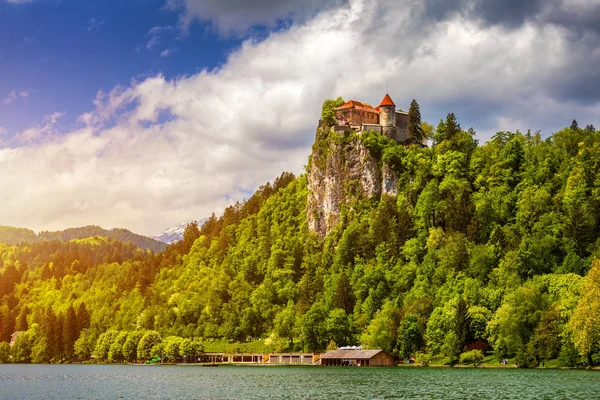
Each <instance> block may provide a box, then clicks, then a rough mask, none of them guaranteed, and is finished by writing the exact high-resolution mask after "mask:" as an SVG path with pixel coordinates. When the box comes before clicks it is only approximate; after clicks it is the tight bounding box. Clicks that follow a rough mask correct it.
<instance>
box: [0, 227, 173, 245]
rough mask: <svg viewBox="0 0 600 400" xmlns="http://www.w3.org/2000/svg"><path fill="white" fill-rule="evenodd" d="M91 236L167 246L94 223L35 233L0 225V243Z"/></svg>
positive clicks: (67, 239) (61, 239) (64, 239)
mask: <svg viewBox="0 0 600 400" xmlns="http://www.w3.org/2000/svg"><path fill="white" fill-rule="evenodd" d="M92 236H102V237H106V238H113V239H117V240H120V241H122V242H132V243H133V244H135V245H136V246H137V247H139V248H140V249H144V250H152V251H162V250H164V249H165V248H166V247H167V244H165V243H163V242H161V241H158V240H155V239H153V238H149V237H147V236H142V235H138V234H136V233H133V232H131V231H129V230H127V229H122V228H114V229H110V230H107V229H103V228H101V227H99V226H96V225H88V226H82V227H78V228H69V229H65V230H63V231H56V232H49V231H42V232H40V233H39V234H37V235H36V234H35V232H34V231H32V230H31V229H26V228H15V227H12V226H1V225H0V243H5V244H9V245H16V244H18V243H22V242H29V243H36V242H43V241H50V240H59V241H69V240H74V239H83V238H86V237H92Z"/></svg>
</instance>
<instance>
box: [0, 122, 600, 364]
mask: <svg viewBox="0 0 600 400" xmlns="http://www.w3.org/2000/svg"><path fill="white" fill-rule="evenodd" d="M472 133H473V132H472V131H464V130H462V129H461V128H460V126H459V125H458V123H457V121H456V118H455V117H454V115H453V114H449V115H448V117H447V119H446V120H445V121H442V122H440V124H439V125H438V127H437V129H436V130H435V136H434V139H435V145H433V146H430V147H429V148H421V147H420V146H418V145H414V146H410V147H405V146H401V145H398V144H396V143H395V142H392V141H389V140H386V139H385V138H384V137H382V136H381V135H377V134H374V133H369V134H364V135H356V136H351V134H350V133H346V134H342V135H341V136H340V135H339V134H337V133H333V132H332V133H331V134H329V135H325V136H321V137H320V139H319V143H318V145H319V146H323V141H325V142H327V141H335V142H336V143H338V144H340V143H341V145H342V146H343V145H344V143H345V141H346V142H348V143H349V142H350V141H361V142H362V143H363V144H364V145H365V146H366V147H367V148H368V149H369V151H370V152H371V154H372V156H373V157H374V158H375V159H376V160H377V162H379V163H385V164H386V165H388V166H389V167H390V168H392V169H393V170H394V172H395V173H396V174H397V178H398V190H397V195H395V196H391V195H382V196H380V197H371V198H363V197H361V196H356V197H354V198H351V199H350V200H349V201H347V202H346V203H345V205H344V207H343V209H342V210H341V213H340V219H339V222H338V223H337V225H336V226H335V227H334V228H333V229H332V230H331V231H330V232H328V234H327V235H326V236H325V237H320V236H319V235H317V234H316V233H313V232H311V231H310V230H309V228H308V222H307V198H308V188H307V177H306V175H301V176H298V177H295V176H293V175H291V174H283V175H281V177H280V178H278V179H277V180H276V181H275V182H274V183H273V184H266V185H264V186H262V187H261V188H260V189H259V190H258V191H257V192H256V193H255V194H254V195H253V196H252V197H251V198H249V199H248V200H247V201H245V202H243V203H238V204H236V205H234V206H231V207H229V208H227V209H226V210H225V212H224V214H223V215H222V216H221V217H218V218H217V217H216V216H214V215H213V216H212V217H211V218H210V219H209V220H208V221H207V222H206V223H204V224H203V225H202V226H200V227H198V226H196V225H194V224H192V225H190V226H188V228H187V229H186V231H185V234H184V239H183V240H182V241H181V242H178V243H176V244H173V245H171V246H169V247H168V248H167V249H166V250H164V251H163V252H162V253H158V254H153V253H149V252H144V251H142V250H139V249H135V248H134V247H132V246H130V245H123V244H122V243H120V242H118V241H116V240H114V239H101V238H95V239H85V240H72V241H66V242H65V241H63V242H46V243H36V244H26V245H19V246H8V245H6V246H2V247H0V271H1V273H2V275H1V276H0V296H1V298H2V303H1V307H0V317H1V320H0V321H1V329H0V332H1V336H0V341H4V342H6V341H8V340H9V339H10V335H11V333H12V332H14V331H23V332H24V333H22V334H21V335H20V336H18V338H17V339H16V343H15V345H14V346H13V347H12V348H10V347H9V346H8V344H7V343H4V344H0V360H4V361H6V360H8V359H9V358H8V355H9V354H12V357H13V358H12V360H13V361H17V362H60V361H71V360H73V359H79V360H87V359H89V358H90V357H92V355H93V356H94V357H95V359H96V360H110V361H124V360H128V361H134V360H136V359H146V358H149V357H150V356H152V355H154V354H158V353H163V354H164V356H165V358H166V359H168V360H176V359H179V358H181V357H182V356H185V355H194V354H196V353H198V352H200V351H202V349H203V348H206V347H207V346H209V345H210V343H211V341H212V340H214V339H225V340H228V341H231V342H234V341H235V342H245V341H252V340H257V339H265V340H264V345H265V346H269V349H273V350H275V351H281V350H302V349H304V350H310V351H320V350H323V349H325V348H326V347H327V345H328V344H329V343H330V342H331V341H334V342H335V343H336V344H337V345H350V344H362V345H363V346H364V347H367V348H383V349H385V350H388V351H391V352H393V353H394V354H395V355H397V356H398V357H409V356H417V357H418V358H419V357H420V358H421V359H427V358H435V359H439V360H443V362H446V363H449V364H453V363H456V362H457V361H458V359H459V357H460V355H461V353H464V352H466V351H469V350H473V349H481V350H484V351H492V350H493V351H494V353H495V354H496V356H497V357H498V358H499V359H502V358H506V357H515V360H516V361H517V363H518V364H519V365H520V366H524V367H527V366H536V365H537V363H538V362H539V361H541V360H549V359H558V360H559V362H560V364H561V365H566V366H573V365H575V364H577V363H579V362H582V361H587V362H591V361H592V359H593V354H594V353H595V352H597V351H598V350H599V347H598V346H599V345H600V324H598V322H599V321H600V293H598V292H599V291H600V289H599V288H600V263H599V262H597V261H594V260H595V259H596V258H597V257H599V256H600V240H599V236H598V232H599V229H598V228H600V225H599V224H600V180H599V178H598V176H600V175H599V172H600V132H595V130H594V129H593V127H591V126H590V127H588V128H587V129H580V128H578V127H577V126H572V127H571V128H566V129H563V130H561V131H559V132H557V133H555V134H553V135H552V136H551V137H548V138H546V139H543V138H542V137H541V136H540V134H532V133H527V134H523V133H519V132H516V133H511V132H500V133H497V134H496V135H495V136H493V137H492V138H491V140H490V141H489V142H487V143H485V144H483V145H479V144H478V143H477V141H476V140H475V138H474V135H473V134H472Z"/></svg>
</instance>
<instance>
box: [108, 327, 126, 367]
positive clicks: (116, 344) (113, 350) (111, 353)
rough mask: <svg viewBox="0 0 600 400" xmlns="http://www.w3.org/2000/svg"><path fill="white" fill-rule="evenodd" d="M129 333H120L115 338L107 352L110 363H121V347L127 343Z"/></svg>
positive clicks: (122, 359) (123, 357) (123, 356)
mask: <svg viewBox="0 0 600 400" xmlns="http://www.w3.org/2000/svg"><path fill="white" fill-rule="evenodd" d="M128 336H129V332H127V331H121V332H119V333H118V335H117V336H116V337H115V339H114V341H113V342H112V343H111V345H110V348H109V350H108V361H110V362H123V361H124V360H125V355H124V354H123V345H124V344H125V342H126V341H127V337H128Z"/></svg>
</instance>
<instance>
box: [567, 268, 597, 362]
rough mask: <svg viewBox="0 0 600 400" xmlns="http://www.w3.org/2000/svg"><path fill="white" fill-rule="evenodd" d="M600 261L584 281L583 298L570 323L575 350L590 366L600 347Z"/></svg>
mask: <svg viewBox="0 0 600 400" xmlns="http://www.w3.org/2000/svg"><path fill="white" fill-rule="evenodd" d="M598 321H600V261H598V260H595V261H594V263H593V264H592V268H591V269H590V270H589V272H588V274H587V276H586V277H585V279H584V281H583V296H582V297H581V299H580V300H579V303H577V307H576V308H575V311H574V313H573V316H572V317H571V320H570V322H569V324H570V327H571V331H572V332H573V343H574V344H575V348H576V349H577V350H578V351H579V354H581V355H582V356H583V357H587V359H588V365H592V353H593V352H594V351H595V350H596V349H597V348H598V346H599V345H600V325H599V324H598Z"/></svg>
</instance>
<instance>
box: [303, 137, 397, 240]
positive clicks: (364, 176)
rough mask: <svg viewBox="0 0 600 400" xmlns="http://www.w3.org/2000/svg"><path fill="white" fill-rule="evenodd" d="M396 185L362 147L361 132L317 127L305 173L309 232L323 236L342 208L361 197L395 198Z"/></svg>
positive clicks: (387, 170)
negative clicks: (390, 196) (306, 173)
mask: <svg viewBox="0 0 600 400" xmlns="http://www.w3.org/2000/svg"><path fill="white" fill-rule="evenodd" d="M371 134H376V133H371ZM397 183H398V179H397V176H396V173H395V172H394V171H393V170H392V169H391V168H389V167H388V166H386V165H385V164H384V163H383V162H382V161H381V155H378V154H374V152H373V150H372V149H369V148H368V147H367V146H366V145H365V141H364V136H363V134H362V133H355V132H351V131H346V132H339V131H334V130H333V129H332V128H329V127H326V126H320V127H319V128H318V129H317V135H316V140H315V143H314V144H313V152H312V155H311V157H310V162H309V171H308V190H309V194H308V210H307V212H308V226H309V229H310V230H312V231H313V232H316V233H318V234H319V235H320V236H325V235H327V233H329V231H330V230H331V229H332V228H333V227H335V225H336V224H337V223H338V222H339V220H340V216H341V213H342V210H343V209H344V207H347V206H351V204H352V202H353V201H354V200H357V199H361V198H372V197H375V198H379V197H380V196H381V195H382V194H389V195H394V196H395V195H396V193H397Z"/></svg>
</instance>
